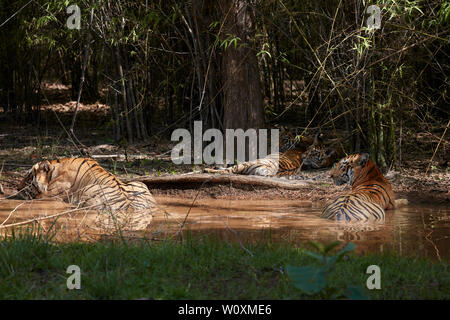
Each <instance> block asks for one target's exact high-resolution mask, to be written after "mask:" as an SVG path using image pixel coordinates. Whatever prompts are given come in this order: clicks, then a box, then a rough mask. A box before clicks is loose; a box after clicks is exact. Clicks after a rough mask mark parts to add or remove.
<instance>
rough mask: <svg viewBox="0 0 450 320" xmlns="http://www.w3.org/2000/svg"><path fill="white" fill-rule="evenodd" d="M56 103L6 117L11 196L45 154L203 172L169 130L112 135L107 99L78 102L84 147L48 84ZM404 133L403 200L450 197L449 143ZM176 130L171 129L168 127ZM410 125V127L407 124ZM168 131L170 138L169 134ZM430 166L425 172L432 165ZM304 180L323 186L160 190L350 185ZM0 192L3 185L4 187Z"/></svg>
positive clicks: (116, 165)
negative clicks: (176, 157) (130, 138)
mask: <svg viewBox="0 0 450 320" xmlns="http://www.w3.org/2000/svg"><path fill="white" fill-rule="evenodd" d="M44 92H45V93H46V98H47V100H48V101H51V102H52V104H48V105H42V106H41V119H40V127H37V126H35V125H33V124H29V123H28V124H27V123H26V121H25V120H24V119H20V118H15V119H11V118H10V117H4V116H3V117H1V116H0V185H1V186H2V187H3V191H4V193H5V194H6V195H9V194H13V193H14V192H15V189H16V187H17V185H18V184H19V181H20V180H21V179H22V178H23V177H24V175H25V172H26V171H27V170H28V169H29V168H30V167H31V165H32V164H33V163H36V162H38V161H41V160H43V159H49V160H51V159H56V158H61V157H80V156H90V157H93V158H95V159H96V160H97V161H98V162H99V163H100V164H101V165H102V166H103V167H105V168H106V169H107V170H109V171H110V172H112V173H114V174H116V175H118V176H119V177H121V178H127V179H130V178H134V177H141V176H161V175H167V174H169V175H173V174H180V173H187V172H192V171H196V172H201V170H202V169H203V168H204V166H203V165H175V164H173V163H172V161H171V159H170V153H171V150H172V148H173V146H174V145H175V144H176V143H174V142H171V141H169V140H168V138H167V137H170V132H171V131H172V130H174V129H176V128H171V129H170V130H166V131H165V132H155V133H154V134H153V136H152V137H151V138H150V139H147V140H146V142H140V143H135V144H126V143H116V142H115V141H114V140H113V139H112V129H111V122H110V114H109V107H108V106H107V105H105V104H102V103H99V102H97V103H92V104H80V107H79V112H78V117H77V123H76V127H75V134H76V135H77V138H78V139H79V141H80V142H81V143H82V144H83V145H84V146H82V147H80V146H79V145H77V144H75V143H74V142H73V140H72V139H69V135H68V127H69V126H68V124H70V121H71V117H72V113H73V109H74V106H75V102H74V101H67V100H70V99H68V97H67V95H68V89H67V87H64V86H58V85H53V86H48V87H46V90H45V91H44ZM417 130H418V131H416V132H414V133H413V132H407V133H404V137H403V142H402V143H403V146H402V148H403V151H402V160H401V163H397V165H396V168H395V170H390V171H388V172H387V173H386V177H387V178H388V179H389V180H390V181H391V182H392V184H393V188H394V191H395V193H396V197H397V198H408V199H409V201H410V202H436V201H437V202H443V203H448V202H449V201H450V163H449V161H448V159H449V157H450V152H449V150H450V146H449V143H448V142H447V140H448V139H445V138H444V139H443V140H442V142H441V144H440V147H439V149H438V151H437V152H436V155H435V157H434V159H433V161H432V162H431V164H430V160H431V158H432V156H433V153H434V151H435V149H436V146H437V143H438V141H439V139H440V135H439V134H436V133H433V132H430V130H426V129H421V130H419V128H418V129H417ZM169 131H170V132H169ZM405 131H406V130H405ZM164 137H165V138H164ZM428 166H430V169H429V172H428V174H427V175H425V171H426V168H427V167H428ZM303 177H304V179H306V180H315V181H320V182H321V184H319V185H315V186H311V187H307V186H305V188H304V189H301V190H286V189H281V188H275V189H274V188H268V187H256V186H252V185H246V186H236V185H235V186H230V185H219V184H215V185H208V184H206V183H205V184H204V185H202V186H201V188H200V186H199V185H193V186H186V185H174V184H172V185H166V186H161V188H155V189H153V190H152V193H154V194H155V195H167V196H176V197H186V198H194V197H196V196H197V197H198V198H208V197H209V198H229V197H230V195H231V196H232V198H233V199H298V200H312V201H316V200H328V199H330V198H333V197H335V196H336V194H337V193H339V192H342V191H344V190H348V188H349V187H348V186H347V187H344V188H343V187H337V186H335V185H334V184H333V183H332V180H331V179H330V178H329V177H328V170H322V171H305V172H304V174H303ZM0 191H1V189H0Z"/></svg>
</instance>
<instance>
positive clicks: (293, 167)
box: [204, 134, 338, 178]
mask: <svg viewBox="0 0 450 320" xmlns="http://www.w3.org/2000/svg"><path fill="white" fill-rule="evenodd" d="M305 145H306V146H307V147H305ZM280 149H281V152H280V153H278V154H270V155H268V156H267V157H265V158H262V159H256V160H254V161H248V162H244V163H241V164H237V165H234V166H231V167H229V168H226V169H210V168H205V169H204V172H208V173H233V174H243V175H257V176H278V177H291V178H295V177H296V176H297V175H299V174H300V171H302V170H305V169H320V168H326V167H331V166H332V165H333V163H334V162H335V161H336V160H337V158H338V153H337V152H336V150H334V149H333V148H329V147H327V146H326V145H325V143H324V142H323V140H322V134H317V135H316V136H315V137H314V138H313V139H311V138H303V139H301V140H300V141H299V142H297V143H290V144H289V146H287V147H286V146H282V147H281V148H280Z"/></svg>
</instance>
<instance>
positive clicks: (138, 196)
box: [18, 158, 158, 230]
mask: <svg viewBox="0 0 450 320" xmlns="http://www.w3.org/2000/svg"><path fill="white" fill-rule="evenodd" d="M18 189H19V193H18V196H19V197H21V198H23V199H39V198H56V199H60V200H63V201H65V202H68V203H71V204H74V205H77V206H79V207H89V208H92V209H96V210H103V211H109V212H112V213H114V217H116V218H118V219H116V220H117V221H119V220H120V221H119V223H122V222H123V223H124V226H125V224H126V225H127V226H126V227H127V228H131V229H133V230H139V229H145V227H146V226H147V225H148V224H149V223H150V221H151V219H152V217H153V215H154V213H155V211H157V209H158V207H157V205H156V202H155V200H154V198H153V196H152V195H151V193H150V191H149V190H148V188H147V186H146V185H145V184H144V183H142V182H130V183H124V182H122V181H120V180H119V179H118V178H117V177H116V176H114V175H113V174H111V173H109V172H108V171H106V170H105V169H103V168H102V167H101V166H100V165H99V164H98V163H97V161H95V160H92V159H89V158H65V159H59V160H52V161H47V160H46V161H41V162H39V163H36V164H35V165H33V167H32V168H31V169H30V170H29V172H28V173H27V175H26V176H25V178H24V179H23V180H22V182H21V183H20V185H19V188H18ZM119 217H120V218H119ZM117 221H116V222H117Z"/></svg>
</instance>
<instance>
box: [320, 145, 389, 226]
mask: <svg viewBox="0 0 450 320" xmlns="http://www.w3.org/2000/svg"><path fill="white" fill-rule="evenodd" d="M331 178H332V179H333V180H334V182H335V183H336V184H337V185H342V184H345V183H349V184H350V185H351V186H352V192H351V193H349V194H346V195H342V196H339V197H337V198H336V199H334V200H333V201H331V202H330V203H328V204H327V205H326V206H325V208H324V209H323V211H322V215H321V216H322V217H323V218H327V219H334V220H339V221H367V220H383V219H384V218H385V210H389V209H393V208H394V204H395V196H394V192H393V191H392V186H391V183H390V182H389V181H388V180H387V179H386V178H385V177H384V176H383V174H382V173H381V171H380V169H378V167H377V166H376V164H375V163H373V162H372V160H370V159H369V154H367V153H358V154H353V155H350V156H348V157H346V158H344V159H342V160H340V161H339V163H338V164H337V165H336V167H335V168H334V169H332V170H331Z"/></svg>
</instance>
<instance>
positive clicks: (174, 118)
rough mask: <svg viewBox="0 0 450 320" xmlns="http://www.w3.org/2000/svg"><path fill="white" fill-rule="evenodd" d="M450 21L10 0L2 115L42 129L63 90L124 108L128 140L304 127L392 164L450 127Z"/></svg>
mask: <svg viewBox="0 0 450 320" xmlns="http://www.w3.org/2000/svg"><path fill="white" fill-rule="evenodd" d="M230 3H232V4H231V5H230ZM72 4H77V5H78V6H79V8H80V9H81V29H80V30H78V29H69V28H68V27H67V25H66V20H67V19H68V18H69V16H70V15H69V14H68V13H67V12H66V9H67V7H68V6H69V5H72ZM371 4H376V5H378V6H379V7H380V8H381V28H380V29H375V30H368V28H367V27H366V20H367V19H370V16H369V15H368V14H367V13H366V10H367V8H368V6H369V5H371ZM91 14H92V20H91ZM449 21H450V2H448V1H440V0H431V1H420V0H376V1H375V0H374V1H372V2H371V3H369V1H365V0H357V1H342V0H333V1H312V0H311V1H294V0H264V1H254V0H235V1H233V2H230V1H227V0H220V1H211V0H190V1H177V0H164V1H162V0H160V1H122V0H120V1H111V0H99V1H92V2H91V1H85V0H79V1H68V0H67V1H58V0H39V1H26V0H21V1H14V2H12V1H2V2H1V4H0V43H1V44H0V60H1V68H2V72H1V73H0V111H1V110H3V112H4V113H6V116H7V117H12V118H13V117H14V118H16V119H27V120H29V119H30V118H31V119H32V120H33V121H35V122H36V123H39V120H40V113H39V110H40V105H41V104H42V103H43V102H46V103H47V102H48V103H51V101H47V97H46V96H45V95H44V94H43V92H42V86H43V83H44V82H45V81H51V82H62V83H65V84H68V85H71V88H72V99H73V100H77V99H78V96H79V94H80V85H81V86H82V91H81V101H82V102H83V101H89V100H91V101H92V100H94V101H95V100H97V99H103V100H104V101H105V102H106V103H107V104H108V105H110V106H111V119H110V122H109V124H110V128H111V132H112V134H113V135H114V138H115V139H116V140H120V139H124V138H125V139H127V140H128V141H130V142H132V141H136V140H144V139H148V138H149V137H151V136H152V135H155V134H163V135H164V134H165V135H169V136H170V133H171V131H172V130H174V129H175V128H182V127H184V128H192V125H193V121H195V120H201V121H202V122H203V127H204V129H207V128H211V127H215V128H220V129H224V128H228V127H235V128H238V127H244V129H245V128H248V127H271V126H273V125H274V124H290V125H292V126H295V127H299V128H301V129H302V133H304V132H308V130H311V129H312V130H314V129H317V128H320V129H321V130H328V131H332V132H333V134H334V135H335V136H337V137H339V138H342V139H344V140H343V141H345V142H346V148H347V151H354V150H360V149H366V150H369V151H371V154H372V156H373V157H374V160H376V161H377V162H378V163H379V164H380V165H382V166H390V165H391V164H392V163H395V160H398V159H397V158H398V157H399V156H400V157H401V150H398V149H399V148H401V141H402V140H401V139H402V135H403V134H404V132H407V131H408V130H415V128H418V127H420V128H426V130H428V131H429V132H432V133H436V136H440V135H441V134H442V132H443V130H444V128H445V127H446V125H447V126H448V123H447V121H448V118H449V110H448V104H449V100H448V99H449V92H448V84H449V78H448V75H449V59H448V54H449V51H448V48H449V39H450V37H449ZM87 44H89V46H88V45H87ZM84 66H86V68H85V71H84ZM261 119H263V120H261ZM75 131H76V126H75Z"/></svg>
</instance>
